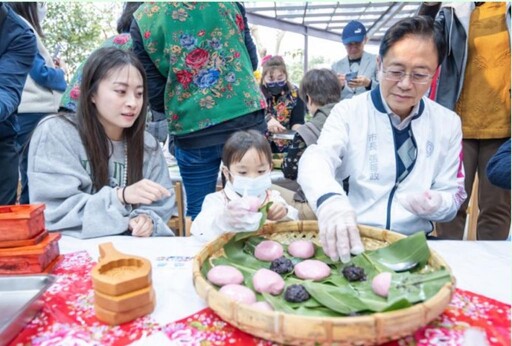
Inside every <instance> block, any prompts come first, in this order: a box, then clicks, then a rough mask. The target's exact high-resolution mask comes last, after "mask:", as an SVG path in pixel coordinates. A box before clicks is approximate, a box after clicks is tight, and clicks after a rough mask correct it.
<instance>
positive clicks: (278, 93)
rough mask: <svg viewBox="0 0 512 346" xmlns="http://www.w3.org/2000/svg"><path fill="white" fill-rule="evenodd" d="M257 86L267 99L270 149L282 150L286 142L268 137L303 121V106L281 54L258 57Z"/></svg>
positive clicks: (284, 149)
mask: <svg viewBox="0 0 512 346" xmlns="http://www.w3.org/2000/svg"><path fill="white" fill-rule="evenodd" d="M260 87H261V91H262V92H263V95H265V98H266V100H267V109H266V112H265V120H266V122H267V127H268V132H269V133H268V137H269V139H271V143H270V145H271V147H272V152H273V153H284V152H286V151H287V150H288V145H289V141H288V140H286V139H272V138H271V136H272V135H273V134H278V133H283V132H286V131H287V130H294V131H296V130H297V129H298V128H299V127H300V126H301V125H302V124H304V117H305V115H306V109H305V107H304V102H303V100H301V99H300V97H299V88H298V87H297V86H296V85H294V84H292V83H291V82H290V80H289V78H288V71H287V69H286V64H285V62H284V60H283V58H282V57H280V56H272V57H266V59H265V58H263V59H262V73H261V82H260Z"/></svg>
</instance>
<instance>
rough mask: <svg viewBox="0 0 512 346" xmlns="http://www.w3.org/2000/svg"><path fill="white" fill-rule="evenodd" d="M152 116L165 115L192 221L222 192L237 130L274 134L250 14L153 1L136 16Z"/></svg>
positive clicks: (229, 6) (213, 5) (232, 6)
mask: <svg viewBox="0 0 512 346" xmlns="http://www.w3.org/2000/svg"><path fill="white" fill-rule="evenodd" d="M134 18H135V21H134V22H133V23H132V28H131V30H130V33H131V35H132V39H133V49H134V52H135V53H136V54H137V56H138V57H139V59H140V60H141V62H142V63H143V64H144V67H145V69H146V73H147V76H148V88H149V96H150V103H151V108H152V112H155V111H156V112H161V113H163V114H165V117H166V118H167V121H168V123H169V133H170V135H172V136H173V137H174V145H175V156H176V160H177V162H178V166H179V169H180V174H181V177H182V179H183V183H184V186H185V192H186V197H187V215H189V216H191V217H192V219H194V218H195V216H196V215H197V214H198V213H199V211H200V210H201V205H202V203H203V200H204V197H205V196H206V195H207V194H209V193H212V192H214V191H215V188H216V184H217V178H218V175H219V167H220V162H221V155H222V148H223V145H224V142H225V141H226V139H227V138H228V137H229V135H230V134H232V133H233V132H235V131H237V130H248V129H256V130H259V131H261V132H264V131H265V130H266V124H265V121H264V115H263V108H264V107H265V99H264V98H263V96H262V94H261V92H260V90H259V86H258V84H257V82H256V80H255V78H254V75H253V67H252V64H251V59H250V55H249V52H248V48H247V43H246V41H247V40H248V39H250V37H248V30H246V29H247V22H246V20H245V12H244V11H243V7H242V6H241V5H240V4H238V3H234V2H196V3H187V2H153V3H145V4H144V5H142V6H141V7H140V8H139V10H138V11H137V12H136V13H135V14H134Z"/></svg>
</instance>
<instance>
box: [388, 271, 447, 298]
mask: <svg viewBox="0 0 512 346" xmlns="http://www.w3.org/2000/svg"><path fill="white" fill-rule="evenodd" d="M450 280H451V277H450V273H449V272H448V271H447V270H446V269H441V270H438V271H434V272H431V273H426V274H420V273H396V274H393V275H392V278H391V286H390V289H389V295H388V299H389V300H391V301H394V300H398V299H402V298H403V299H407V300H408V301H409V302H411V303H417V302H421V301H424V300H427V299H429V298H431V297H433V296H434V295H435V294H436V293H437V292H439V290H440V289H441V287H443V286H444V285H445V284H446V283H447V282H450Z"/></svg>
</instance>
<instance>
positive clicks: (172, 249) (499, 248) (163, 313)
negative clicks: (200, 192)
mask: <svg viewBox="0 0 512 346" xmlns="http://www.w3.org/2000/svg"><path fill="white" fill-rule="evenodd" d="M109 241H110V242H112V243H113V244H114V246H115V247H116V248H117V249H118V250H119V251H121V252H125V253H127V254H133V255H137V256H143V257H145V258H147V259H149V260H150V261H151V262H152V265H153V286H154V288H155V291H156V301H157V306H156V309H155V311H154V312H153V314H152V316H153V318H155V320H156V321H157V322H159V323H168V322H172V321H175V320H178V319H181V318H183V317H186V316H188V315H191V314H193V313H195V312H197V311H199V310H201V309H202V308H204V307H206V304H205V303H204V302H203V301H202V299H201V298H200V297H199V296H198V295H197V294H196V292H195V289H194V286H193V283H192V261H191V260H190V257H192V256H194V255H195V254H197V253H198V252H199V251H200V250H201V248H202V247H203V244H202V243H200V242H199V241H197V240H196V239H195V238H194V237H187V238H184V237H174V238H172V237H165V238H164V237H155V238H136V237H130V236H115V237H105V238H97V239H88V240H80V239H76V238H72V237H69V236H63V237H62V239H61V240H60V242H59V244H60V249H61V253H63V254H65V253H70V252H75V251H82V250H86V251H87V252H88V253H89V254H90V255H91V257H92V258H93V259H95V260H97V258H98V256H99V253H98V244H100V243H103V242H109ZM429 246H430V247H431V249H433V250H434V251H436V252H437V253H438V254H439V255H441V256H442V257H443V258H444V259H445V261H446V262H447V263H448V265H449V266H450V267H451V269H452V271H453V274H454V275H455V278H456V279H457V287H459V288H462V289H465V290H469V291H472V292H475V293H478V294H482V295H485V296H487V297H490V298H494V299H496V300H499V301H502V302H505V303H508V304H510V303H511V301H512V275H511V274H512V273H511V263H512V251H511V250H512V248H511V242H508V241H496V242H491V241H478V242H477V241H430V242H429Z"/></svg>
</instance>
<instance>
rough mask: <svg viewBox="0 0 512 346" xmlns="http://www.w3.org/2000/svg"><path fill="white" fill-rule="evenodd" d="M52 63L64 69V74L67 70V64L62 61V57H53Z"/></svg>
mask: <svg viewBox="0 0 512 346" xmlns="http://www.w3.org/2000/svg"><path fill="white" fill-rule="evenodd" d="M53 64H54V65H55V67H58V68H60V69H61V70H62V71H64V74H66V73H67V72H68V65H67V64H66V63H65V62H64V59H62V58H59V57H56V58H54V59H53Z"/></svg>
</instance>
